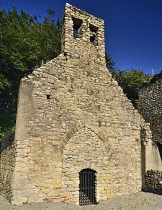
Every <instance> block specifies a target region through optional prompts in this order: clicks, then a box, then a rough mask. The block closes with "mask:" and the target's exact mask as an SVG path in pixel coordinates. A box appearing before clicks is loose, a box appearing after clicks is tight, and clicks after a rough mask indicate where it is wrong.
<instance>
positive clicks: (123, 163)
mask: <svg viewBox="0 0 162 210" xmlns="http://www.w3.org/2000/svg"><path fill="white" fill-rule="evenodd" d="M150 138H151V134H150V131H149V126H147V124H145V123H144V120H143V118H142V117H141V116H140V114H139V113H138V112H137V110H135V109H134V107H133V106H132V104H131V102H130V101H129V100H128V99H127V97H126V96H125V95H124V93H123V91H122V89H121V88H120V87H119V86H118V84H117V82H116V81H115V80H114V79H113V78H112V76H111V74H110V73H109V72H108V70H107V68H106V65H105V45H104V21H103V20H101V19H98V18H96V17H94V16H92V15H89V14H87V13H86V12H83V11H81V10H79V9H77V8H75V7H73V6H71V5H69V4H66V7H65V11H64V17H63V32H62V51H61V54H60V55H59V56H58V57H57V58H54V59H53V60H51V61H49V62H48V63H46V64H44V65H43V66H41V67H40V68H38V69H36V70H34V71H33V73H32V74H30V75H29V76H27V77H25V78H23V79H22V80H21V83H20V89H19V100H18V112H17V121H16V130H15V138H14V140H13V139H10V140H9V142H7V141H4V142H2V147H1V177H2V180H1V182H2V186H3V195H4V196H6V197H7V198H8V200H10V201H11V202H12V203H13V204H21V203H23V202H43V201H52V202H58V201H62V202H69V203H75V204H80V205H85V204H91V203H97V202H99V201H100V200H106V199H109V198H112V197H116V196H120V195H123V194H129V193H135V192H138V191H140V190H141V187H142V173H144V172H145V170H146V168H145V167H144V163H145V155H143V154H144V153H142V149H141V142H142V141H150V140H149V139H150ZM6 142H7V143H6ZM11 157H12V158H11ZM86 180H88V181H87V182H86ZM85 183H86V184H85ZM91 188H93V190H90V189H91ZM87 190H89V191H87Z"/></svg>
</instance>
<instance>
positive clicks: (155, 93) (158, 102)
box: [138, 73, 162, 144]
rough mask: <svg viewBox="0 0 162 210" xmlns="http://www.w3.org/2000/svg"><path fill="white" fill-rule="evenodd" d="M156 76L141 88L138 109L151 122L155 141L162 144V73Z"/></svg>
mask: <svg viewBox="0 0 162 210" xmlns="http://www.w3.org/2000/svg"><path fill="white" fill-rule="evenodd" d="M154 77H156V78H153V79H152V81H150V84H149V85H148V86H147V85H146V86H144V87H143V88H141V90H140V93H139V105H138V110H139V112H140V114H141V115H142V116H143V118H144V119H145V121H146V122H148V123H150V128H151V131H152V135H153V141H154V142H155V143H156V142H159V143H161V144H162V73H160V74H158V75H157V76H156V75H155V76H154Z"/></svg>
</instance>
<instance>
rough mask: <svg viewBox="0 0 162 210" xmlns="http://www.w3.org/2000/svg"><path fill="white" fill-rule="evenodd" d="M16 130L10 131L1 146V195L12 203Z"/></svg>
mask: <svg viewBox="0 0 162 210" xmlns="http://www.w3.org/2000/svg"><path fill="white" fill-rule="evenodd" d="M14 134H15V130H14V128H13V129H12V130H9V131H8V132H7V133H6V134H5V135H4V137H3V138H2V142H1V144H0V194H1V195H3V196H4V197H5V198H7V199H8V200H9V201H11V198H12V182H13V173H14V167H15V163H16V159H15V156H16V145H15V142H14Z"/></svg>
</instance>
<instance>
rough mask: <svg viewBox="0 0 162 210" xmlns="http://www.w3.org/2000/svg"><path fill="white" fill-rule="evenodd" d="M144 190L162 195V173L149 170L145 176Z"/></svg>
mask: <svg viewBox="0 0 162 210" xmlns="http://www.w3.org/2000/svg"><path fill="white" fill-rule="evenodd" d="M144 181H145V182H144V185H143V190H144V191H147V192H153V193H157V194H160V195H162V171H155V170H148V171H147V172H146V173H145V175H144Z"/></svg>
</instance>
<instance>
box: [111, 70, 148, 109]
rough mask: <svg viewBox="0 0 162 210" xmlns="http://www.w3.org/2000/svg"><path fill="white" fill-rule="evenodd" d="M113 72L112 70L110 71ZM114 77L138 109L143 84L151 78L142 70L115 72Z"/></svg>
mask: <svg viewBox="0 0 162 210" xmlns="http://www.w3.org/2000/svg"><path fill="white" fill-rule="evenodd" d="M110 72H111V70H110ZM112 76H113V77H114V79H115V80H116V81H117V82H118V84H119V85H120V86H121V87H122V89H123V92H124V93H125V94H126V96H127V97H128V98H129V99H130V100H131V102H132V104H133V106H134V107H135V108H137V105H138V92H139V89H140V88H141V86H142V83H143V82H145V81H147V80H148V79H149V78H150V76H149V75H148V74H145V73H144V72H143V71H142V70H140V69H133V68H132V69H128V70H126V71H121V70H117V69H116V70H113V71H112Z"/></svg>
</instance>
